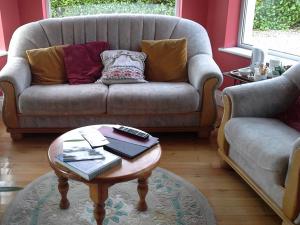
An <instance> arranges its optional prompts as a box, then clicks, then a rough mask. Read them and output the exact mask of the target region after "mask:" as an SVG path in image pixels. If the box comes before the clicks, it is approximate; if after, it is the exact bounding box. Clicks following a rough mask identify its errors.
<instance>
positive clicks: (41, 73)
mask: <svg viewBox="0 0 300 225" xmlns="http://www.w3.org/2000/svg"><path fill="white" fill-rule="evenodd" d="M26 54H27V58H28V61H29V64H30V68H31V73H32V84H62V83H65V82H66V80H67V79H66V74H65V64H64V52H63V46H53V47H49V48H39V49H31V50H27V51H26Z"/></svg>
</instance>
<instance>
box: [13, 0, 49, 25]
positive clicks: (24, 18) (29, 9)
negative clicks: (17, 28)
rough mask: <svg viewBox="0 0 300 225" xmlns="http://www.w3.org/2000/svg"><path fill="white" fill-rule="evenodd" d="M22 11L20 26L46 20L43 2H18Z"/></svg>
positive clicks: (40, 0) (28, 0)
mask: <svg viewBox="0 0 300 225" xmlns="http://www.w3.org/2000/svg"><path fill="white" fill-rule="evenodd" d="M18 1H19V8H20V9H21V10H20V25H23V24H26V23H29V22H32V21H36V20H40V19H42V18H44V10H43V8H44V2H45V1H43V0H18Z"/></svg>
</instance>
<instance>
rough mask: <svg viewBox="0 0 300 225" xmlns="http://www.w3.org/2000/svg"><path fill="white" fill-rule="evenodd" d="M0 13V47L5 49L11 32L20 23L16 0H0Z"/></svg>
mask: <svg viewBox="0 0 300 225" xmlns="http://www.w3.org/2000/svg"><path fill="white" fill-rule="evenodd" d="M0 13H1V21H0V22H1V25H0V27H1V26H2V28H3V33H2V38H1V39H0V41H1V42H0V44H1V46H0V49H2V50H6V49H7V48H8V45H9V41H10V39H11V36H12V34H13V32H14V31H15V29H16V28H17V27H18V26H19V25H20V17H19V6H18V0H9V1H0ZM0 35H1V34H0Z"/></svg>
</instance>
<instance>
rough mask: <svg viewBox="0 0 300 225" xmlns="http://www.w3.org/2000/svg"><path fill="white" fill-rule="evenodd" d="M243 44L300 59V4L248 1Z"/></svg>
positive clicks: (297, 1) (277, 0) (283, 0)
mask: <svg viewBox="0 0 300 225" xmlns="http://www.w3.org/2000/svg"><path fill="white" fill-rule="evenodd" d="M245 10H246V14H245V16H244V19H245V21H244V22H245V23H244V24H245V25H244V35H243V37H242V44H249V45H258V46H263V47H265V48H268V49H271V50H276V51H280V52H285V53H289V54H293V55H298V56H300V41H299V40H300V0H256V1H253V0H247V4H246V9H245Z"/></svg>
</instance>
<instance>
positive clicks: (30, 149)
mask: <svg viewBox="0 0 300 225" xmlns="http://www.w3.org/2000/svg"><path fill="white" fill-rule="evenodd" d="M156 135H157V136H159V137H160V143H161V146H162V150H163V153H162V159H161V163H160V167H162V168H165V169H168V170H170V171H172V172H174V173H175V174H177V175H179V176H181V177H183V178H184V179H186V180H187V181H189V182H191V183H192V184H194V185H195V186H196V187H197V188H198V189H199V190H200V191H201V192H202V193H203V194H204V195H205V196H206V197H207V199H208V200H209V202H210V204H211V206H212V208H213V209H214V212H215V216H216V218H217V222H218V224H219V225H280V224H281V220H280V218H279V217H278V216H277V215H276V214H275V213H274V212H273V211H272V210H271V209H270V208H269V207H268V206H267V204H265V203H264V201H262V200H261V199H260V198H259V197H258V195H257V194H256V193H255V192H254V191H252V189H251V188H250V187H249V186H248V185H247V184H246V183H245V182H244V181H243V180H242V179H241V178H240V177H239V176H238V175H237V174H236V173H235V172H234V171H233V170H230V169H221V168H219V167H218V165H219V164H218V162H219V156H218V154H217V144H216V135H217V131H215V132H214V133H213V135H212V137H211V138H210V139H208V140H203V139H199V138H198V137H197V135H196V134H193V133H177V134H165V133H163V134H156ZM57 136H58V135H57V134H54V135H52V134H51V135H50V134H36V135H27V136H26V137H25V138H23V139H22V140H21V141H18V142H12V141H11V139H10V136H9V134H8V133H6V131H5V127H4V125H3V123H2V122H0V186H21V187H24V186H26V185H27V184H29V183H30V182H31V181H33V180H34V179H36V178H37V177H39V176H41V175H43V174H45V173H47V172H49V171H51V168H50V166H49V164H48V161H47V150H48V146H49V144H50V143H51V142H52V141H53V140H54V139H55V138H56V137H57ZM15 194H16V193H15V192H1V193H0V219H1V217H2V215H3V213H4V211H5V208H6V207H7V205H8V204H9V203H10V202H11V200H12V199H13V198H14V197H15Z"/></svg>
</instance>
